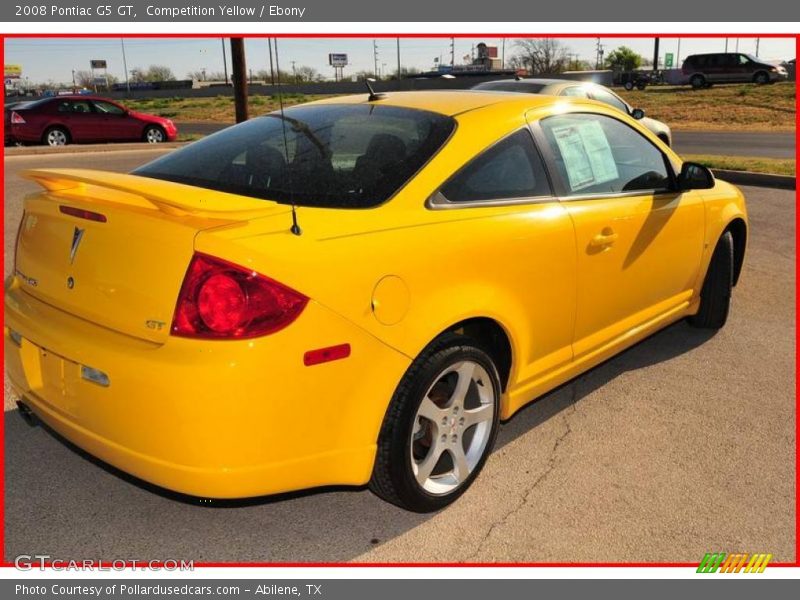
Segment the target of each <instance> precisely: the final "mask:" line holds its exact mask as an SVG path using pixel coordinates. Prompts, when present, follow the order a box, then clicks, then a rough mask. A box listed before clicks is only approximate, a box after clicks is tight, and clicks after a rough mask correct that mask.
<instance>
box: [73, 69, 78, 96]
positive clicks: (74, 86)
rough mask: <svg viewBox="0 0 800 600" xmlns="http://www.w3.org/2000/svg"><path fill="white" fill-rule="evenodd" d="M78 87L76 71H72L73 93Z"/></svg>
mask: <svg viewBox="0 0 800 600" xmlns="http://www.w3.org/2000/svg"><path fill="white" fill-rule="evenodd" d="M76 87H77V86H76V85H75V69H72V91H73V92H74V91H75V88H76Z"/></svg>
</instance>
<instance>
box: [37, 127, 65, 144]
mask: <svg viewBox="0 0 800 600" xmlns="http://www.w3.org/2000/svg"><path fill="white" fill-rule="evenodd" d="M69 142H70V136H69V131H67V130H66V129H65V128H64V127H58V126H56V127H48V128H47V129H46V130H45V132H44V135H42V143H43V144H45V145H46V146H66V145H67V144H69Z"/></svg>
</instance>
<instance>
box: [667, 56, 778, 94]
mask: <svg viewBox="0 0 800 600" xmlns="http://www.w3.org/2000/svg"><path fill="white" fill-rule="evenodd" d="M681 70H682V71H683V74H684V75H685V76H687V77H688V78H689V83H690V84H691V86H692V87H693V88H695V89H697V88H702V87H707V86H710V85H712V84H714V83H750V82H753V83H761V84H764V83H775V82H776V81H785V80H786V79H787V78H788V75H787V73H786V69H784V68H783V67H780V66H775V65H771V64H769V63H765V62H763V61H761V60H759V59H758V58H756V57H755V56H753V55H751V54H740V53H739V52H719V53H715V54H692V55H691V56H688V57H686V60H684V61H683V67H682V69H681Z"/></svg>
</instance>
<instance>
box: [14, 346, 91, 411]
mask: <svg viewBox="0 0 800 600" xmlns="http://www.w3.org/2000/svg"><path fill="white" fill-rule="evenodd" d="M20 354H21V358H22V367H23V371H24V375H25V379H26V381H27V383H28V387H29V388H30V390H31V391H32V392H33V393H34V394H35V395H36V396H38V397H39V398H41V399H42V400H44V401H45V402H47V403H48V404H49V405H51V406H52V407H53V408H55V409H57V410H59V411H60V412H62V413H65V414H67V415H70V416H76V414H77V411H78V404H77V396H76V395H75V393H74V392H75V389H76V384H77V382H78V378H79V377H80V366H79V365H78V363H76V362H74V361H71V360H69V359H66V358H64V357H63V356H59V355H58V354H56V353H54V352H51V351H50V350H47V349H45V348H40V347H39V346H37V345H36V344H33V343H32V342H30V341H29V340H27V339H23V340H22V345H21V347H20Z"/></svg>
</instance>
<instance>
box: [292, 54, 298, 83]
mask: <svg viewBox="0 0 800 600" xmlns="http://www.w3.org/2000/svg"><path fill="white" fill-rule="evenodd" d="M295 62H296V61H294V60H293V61H292V77H294V82H295V83H299V81H297V69H296V68H295V66H294V63H295Z"/></svg>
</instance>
